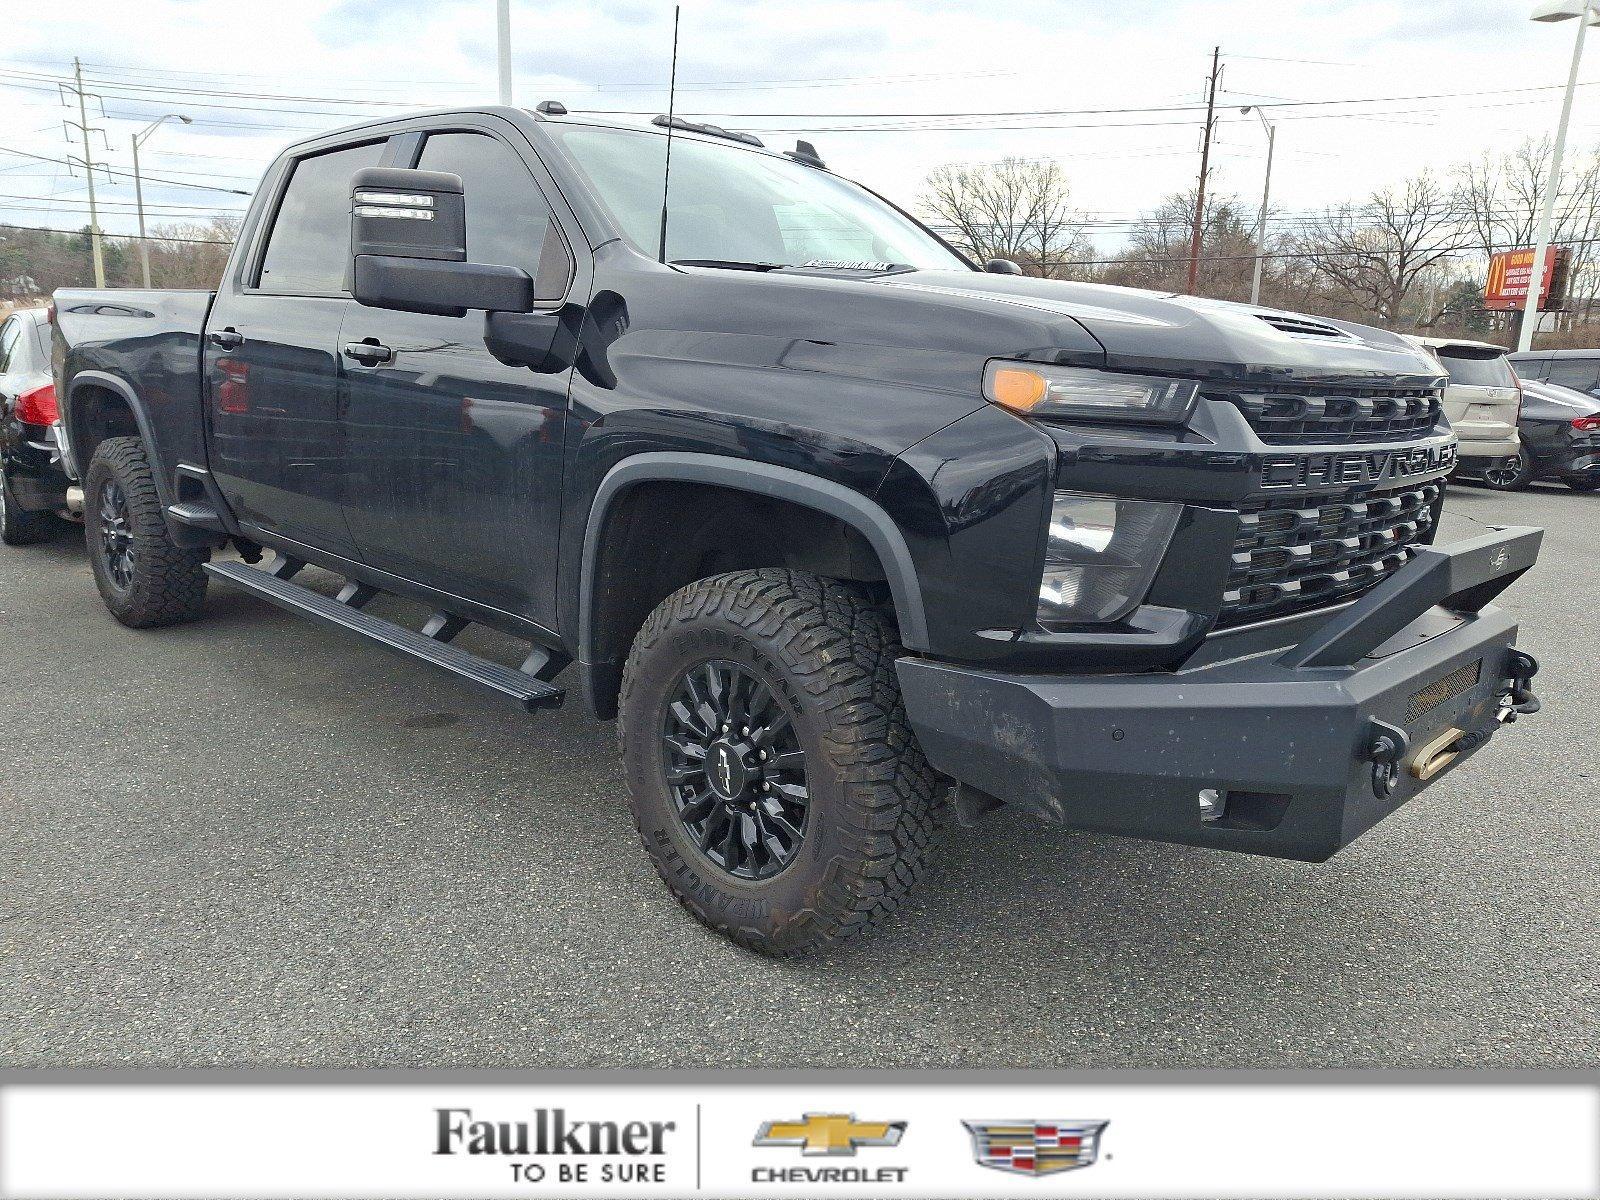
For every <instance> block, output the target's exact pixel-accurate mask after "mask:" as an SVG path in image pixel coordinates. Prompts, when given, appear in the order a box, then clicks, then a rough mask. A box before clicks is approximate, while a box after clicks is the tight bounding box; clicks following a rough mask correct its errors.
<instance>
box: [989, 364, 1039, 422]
mask: <svg viewBox="0 0 1600 1200" xmlns="http://www.w3.org/2000/svg"><path fill="white" fill-rule="evenodd" d="M989 389H990V395H991V396H992V398H993V399H994V401H995V403H996V404H1003V405H1005V406H1006V407H1007V408H1010V409H1014V410H1015V411H1017V412H1028V411H1029V410H1030V409H1032V408H1033V407H1034V406H1035V405H1036V404H1038V403H1039V401H1041V400H1043V399H1044V398H1045V395H1046V394H1047V393H1048V392H1049V390H1050V385H1049V383H1048V382H1046V380H1045V377H1044V376H1043V375H1041V374H1039V373H1038V372H1037V371H1029V370H1026V369H1024V368H1022V367H1000V368H998V369H996V370H995V372H994V374H992V375H991V376H990V377H989Z"/></svg>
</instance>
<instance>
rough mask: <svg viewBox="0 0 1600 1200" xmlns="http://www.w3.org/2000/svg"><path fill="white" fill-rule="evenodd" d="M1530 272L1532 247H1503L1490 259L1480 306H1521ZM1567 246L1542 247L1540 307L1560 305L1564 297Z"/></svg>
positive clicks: (1498, 307) (1531, 269) (1511, 307)
mask: <svg viewBox="0 0 1600 1200" xmlns="http://www.w3.org/2000/svg"><path fill="white" fill-rule="evenodd" d="M1532 274H1533V248H1532V247H1531V246H1528V247H1524V248H1523V249H1521V250H1502V251H1501V252H1500V253H1499V254H1496V255H1495V256H1494V257H1493V258H1491V259H1490V260H1489V278H1488V281H1487V282H1486V283H1485V284H1484V288H1483V306H1484V307H1485V308H1494V309H1502V310H1503V309H1515V308H1521V307H1522V306H1523V304H1524V303H1526V301H1527V299H1528V278H1529V277H1530V276H1531V275H1532ZM1566 282H1567V249H1566V247H1565V246H1551V247H1550V248H1549V249H1548V250H1546V251H1545V256H1544V277H1543V278H1542V279H1541V280H1540V281H1539V307H1540V309H1550V308H1559V307H1560V306H1561V302H1562V301H1563V300H1564V299H1565V298H1566V296H1565V292H1566Z"/></svg>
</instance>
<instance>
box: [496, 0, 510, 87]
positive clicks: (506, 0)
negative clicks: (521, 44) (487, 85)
mask: <svg viewBox="0 0 1600 1200" xmlns="http://www.w3.org/2000/svg"><path fill="white" fill-rule="evenodd" d="M499 5H500V12H499V14H498V15H499V20H500V36H499V42H500V103H501V104H510V103H511V0H499Z"/></svg>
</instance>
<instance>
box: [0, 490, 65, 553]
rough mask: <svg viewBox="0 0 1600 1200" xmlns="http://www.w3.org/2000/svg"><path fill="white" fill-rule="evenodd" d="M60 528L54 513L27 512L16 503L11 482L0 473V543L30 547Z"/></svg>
mask: <svg viewBox="0 0 1600 1200" xmlns="http://www.w3.org/2000/svg"><path fill="white" fill-rule="evenodd" d="M59 527H60V522H59V521H58V520H57V519H56V515H55V514H54V513H44V512H29V511H28V510H27V509H25V508H23V507H22V505H20V504H18V503H17V498H16V496H15V495H13V494H12V492H11V482H10V481H9V480H8V479H7V478H6V477H5V472H4V471H0V542H4V543H5V544H6V545H8V546H32V545H35V544H36V543H38V542H42V541H45V540H47V539H48V538H49V537H50V536H51V535H53V534H54V533H55V531H56V530H57V529H58V528H59Z"/></svg>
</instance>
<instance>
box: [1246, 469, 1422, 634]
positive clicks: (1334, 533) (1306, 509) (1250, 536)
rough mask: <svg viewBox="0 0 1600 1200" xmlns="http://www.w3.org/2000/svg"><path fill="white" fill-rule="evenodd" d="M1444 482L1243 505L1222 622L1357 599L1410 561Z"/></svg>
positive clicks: (1276, 614) (1260, 501) (1260, 617)
mask: <svg viewBox="0 0 1600 1200" xmlns="http://www.w3.org/2000/svg"><path fill="white" fill-rule="evenodd" d="M1442 486H1443V484H1440V483H1430V484H1427V485H1425V486H1422V487H1415V488H1404V489H1399V490H1396V491H1388V492H1373V493H1369V494H1367V495H1365V496H1364V497H1361V498H1359V499H1358V498H1354V497H1347V496H1346V497H1341V496H1338V495H1332V496H1293V497H1290V496H1274V497H1272V498H1270V499H1262V500H1258V501H1254V502H1252V503H1250V504H1247V505H1245V506H1242V507H1241V509H1240V513H1239V536H1238V537H1237V539H1235V541H1234V545H1233V566H1232V569H1231V570H1230V571H1229V574H1228V585H1227V589H1226V591H1225V592H1224V593H1223V597H1222V613H1221V616H1220V617H1219V619H1218V621H1217V624H1218V627H1219V628H1227V627H1229V626H1232V625H1241V624H1244V623H1246V622H1249V621H1260V620H1263V619H1265V618H1268V617H1280V616H1286V615H1288V614H1291V613H1297V612H1304V611H1306V610H1307V609H1313V608H1322V607H1324V606H1326V605H1329V604H1338V603H1341V602H1343V601H1345V600H1353V599H1355V598H1356V597H1357V596H1359V595H1361V594H1362V593H1363V592H1366V591H1368V590H1370V589H1371V588H1373V587H1375V586H1376V585H1377V584H1379V583H1380V582H1382V581H1383V580H1384V579H1385V578H1386V577H1387V576H1388V575H1390V574H1391V573H1392V572H1394V571H1396V570H1398V569H1399V568H1401V567H1403V566H1404V565H1405V564H1406V563H1407V562H1409V561H1410V559H1411V554H1412V550H1413V548H1414V547H1415V546H1417V545H1418V544H1419V543H1421V542H1422V541H1423V540H1424V539H1425V538H1426V536H1427V533H1428V530H1429V529H1430V528H1432V526H1433V504H1434V501H1435V500H1437V499H1438V497H1439V492H1440V488H1441V487H1442Z"/></svg>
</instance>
